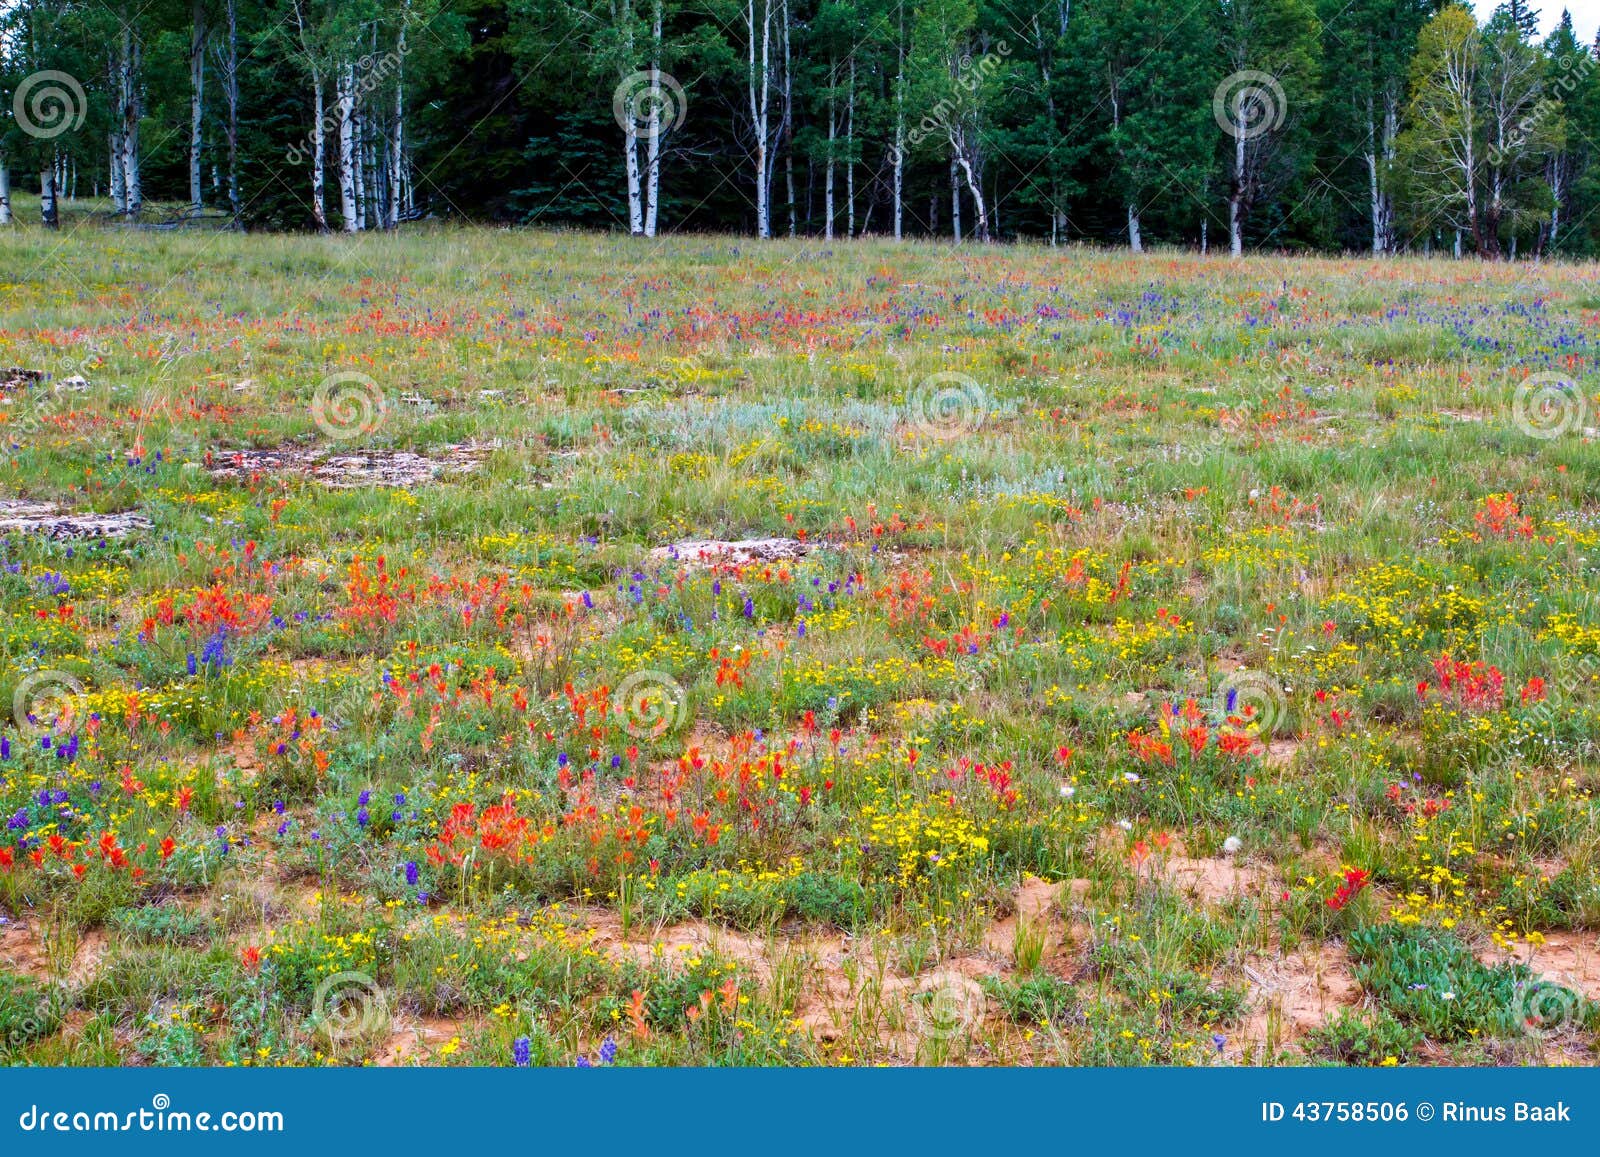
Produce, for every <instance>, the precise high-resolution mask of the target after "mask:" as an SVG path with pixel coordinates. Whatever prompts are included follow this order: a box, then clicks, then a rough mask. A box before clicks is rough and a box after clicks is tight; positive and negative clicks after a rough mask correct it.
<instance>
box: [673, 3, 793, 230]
mask: <svg viewBox="0 0 1600 1157" xmlns="http://www.w3.org/2000/svg"><path fill="white" fill-rule="evenodd" d="M658 2H659V0H658ZM782 19H783V124H784V133H783V141H782V144H783V180H784V184H785V186H786V187H787V190H788V195H789V236H791V237H793V236H795V234H796V233H798V232H799V228H798V222H797V221H796V220H795V211H794V83H793V81H794V73H793V71H792V70H791V69H790V67H789V61H790V57H789V0H783V13H782Z"/></svg>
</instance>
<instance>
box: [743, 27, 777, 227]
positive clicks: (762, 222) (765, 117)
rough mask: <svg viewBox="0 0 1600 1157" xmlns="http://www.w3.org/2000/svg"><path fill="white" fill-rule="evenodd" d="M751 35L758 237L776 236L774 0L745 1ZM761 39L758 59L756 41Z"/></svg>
mask: <svg viewBox="0 0 1600 1157" xmlns="http://www.w3.org/2000/svg"><path fill="white" fill-rule="evenodd" d="M757 4H759V5H760V30H759V32H758V31H757V27H756V18H757V7H756V6H757ZM744 18H745V32H746V34H747V42H748V43H747V48H748V52H747V57H746V60H747V73H746V85H747V89H748V96H749V102H750V133H751V138H752V140H753V142H754V144H755V149H754V152H755V161H756V236H758V237H771V236H772V204H771V201H772V196H771V189H770V188H769V182H770V179H771V167H770V164H769V162H768V158H767V152H768V147H769V136H770V133H771V125H770V123H769V114H770V112H771V99H772V0H745V9H744ZM758 38H759V40H760V55H759V57H758V56H757V45H756V41H757V39H758Z"/></svg>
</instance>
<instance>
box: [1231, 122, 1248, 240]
mask: <svg viewBox="0 0 1600 1157" xmlns="http://www.w3.org/2000/svg"><path fill="white" fill-rule="evenodd" d="M1233 128H1234V132H1233V187H1232V188H1231V189H1229V191H1228V252H1229V253H1231V254H1232V255H1233V256H1235V257H1239V256H1242V255H1243V253H1244V198H1245V181H1246V179H1247V177H1246V172H1245V121H1244V114H1243V113H1240V114H1239V119H1238V120H1237V121H1236V122H1235V123H1234V126H1233Z"/></svg>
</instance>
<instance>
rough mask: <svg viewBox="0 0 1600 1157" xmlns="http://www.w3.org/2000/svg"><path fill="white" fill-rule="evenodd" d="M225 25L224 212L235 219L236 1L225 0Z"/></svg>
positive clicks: (237, 85)
mask: <svg viewBox="0 0 1600 1157" xmlns="http://www.w3.org/2000/svg"><path fill="white" fill-rule="evenodd" d="M224 16H225V17H226V20H227V25H228V44H227V50H226V51H227V55H226V57H225V58H224V67H223V77H222V96H223V100H224V102H225V103H226V104H227V106H228V212H229V214H230V215H232V216H233V217H234V218H236V219H237V218H238V216H239V209H240V206H239V12H238V5H237V0H228V2H227V6H226V8H225V10H224Z"/></svg>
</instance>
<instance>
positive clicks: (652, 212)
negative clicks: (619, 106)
mask: <svg viewBox="0 0 1600 1157" xmlns="http://www.w3.org/2000/svg"><path fill="white" fill-rule="evenodd" d="M785 32H786V33H787V30H785ZM788 44H789V42H788V40H787V38H786V39H785V40H784V47H785V48H787V47H788ZM650 76H651V77H652V78H653V79H654V80H655V81H656V83H658V84H659V83H660V81H661V0H655V4H654V6H653V7H652V8H651V12H650ZM661 132H662V125H661V102H660V101H659V100H653V101H651V102H650V139H649V140H648V141H646V142H645V146H644V152H645V186H644V235H645V236H646V237H654V236H655V235H656V221H657V219H658V218H659V216H660V202H661Z"/></svg>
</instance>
